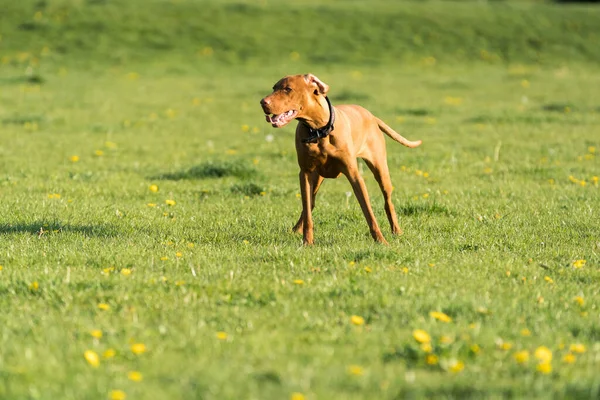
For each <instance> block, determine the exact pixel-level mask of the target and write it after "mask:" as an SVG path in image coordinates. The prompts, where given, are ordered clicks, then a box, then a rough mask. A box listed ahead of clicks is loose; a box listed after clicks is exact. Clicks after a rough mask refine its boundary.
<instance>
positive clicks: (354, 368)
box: [348, 365, 365, 376]
mask: <svg viewBox="0 0 600 400" xmlns="http://www.w3.org/2000/svg"><path fill="white" fill-rule="evenodd" d="M348 373H349V374H350V375H354V376H361V375H364V373H365V371H364V369H363V368H362V367H361V366H359V365H350V366H348Z"/></svg>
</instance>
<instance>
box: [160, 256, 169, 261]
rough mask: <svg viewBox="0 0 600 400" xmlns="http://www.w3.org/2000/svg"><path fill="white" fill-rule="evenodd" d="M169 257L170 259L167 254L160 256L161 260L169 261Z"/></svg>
mask: <svg viewBox="0 0 600 400" xmlns="http://www.w3.org/2000/svg"><path fill="white" fill-rule="evenodd" d="M168 259H169V257H167V256H162V257H161V258H160V261H167V260H168Z"/></svg>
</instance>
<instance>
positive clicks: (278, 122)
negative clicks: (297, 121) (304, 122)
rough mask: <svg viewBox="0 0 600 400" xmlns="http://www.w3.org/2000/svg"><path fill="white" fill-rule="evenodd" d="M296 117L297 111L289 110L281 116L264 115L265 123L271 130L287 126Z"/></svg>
mask: <svg viewBox="0 0 600 400" xmlns="http://www.w3.org/2000/svg"><path fill="white" fill-rule="evenodd" d="M296 115H298V111H296V110H290V111H286V112H284V113H281V114H273V115H269V114H265V118H266V120H267V122H268V123H270V124H271V126H273V128H281V127H282V126H284V125H286V124H288V123H289V122H290V121H291V120H293V119H294V118H296Z"/></svg>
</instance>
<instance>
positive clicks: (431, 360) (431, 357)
mask: <svg viewBox="0 0 600 400" xmlns="http://www.w3.org/2000/svg"><path fill="white" fill-rule="evenodd" d="M438 361H439V358H438V356H436V355H435V354H427V355H426V356H425V362H426V363H427V364H429V365H436V364H437V363H438Z"/></svg>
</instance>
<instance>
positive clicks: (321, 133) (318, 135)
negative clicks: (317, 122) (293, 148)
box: [302, 96, 335, 143]
mask: <svg viewBox="0 0 600 400" xmlns="http://www.w3.org/2000/svg"><path fill="white" fill-rule="evenodd" d="M325 100H327V106H328V107H329V121H328V122H327V125H325V126H324V127H322V128H319V129H315V128H311V127H310V126H308V125H307V124H306V122H304V121H302V122H303V123H304V125H305V126H306V128H307V129H308V132H309V133H310V136H309V137H307V138H306V139H302V142H303V143H317V141H318V140H319V139H322V138H324V137H326V136H327V135H329V134H330V133H331V131H332V130H333V128H334V127H333V124H334V122H335V112H334V111H333V107H332V106H331V102H330V101H329V97H327V96H325Z"/></svg>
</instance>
